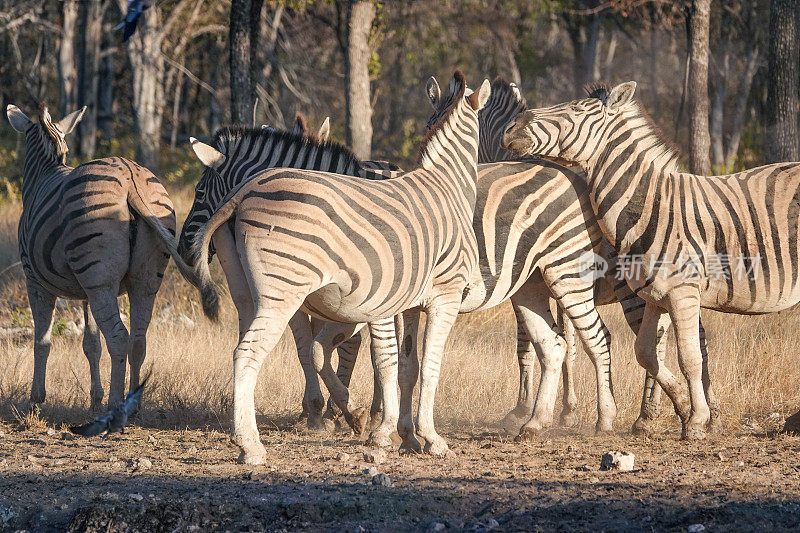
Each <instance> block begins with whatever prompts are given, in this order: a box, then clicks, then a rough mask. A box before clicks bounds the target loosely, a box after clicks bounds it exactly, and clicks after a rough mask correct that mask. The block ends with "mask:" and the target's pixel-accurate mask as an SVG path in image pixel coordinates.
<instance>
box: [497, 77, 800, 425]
mask: <svg viewBox="0 0 800 533" xmlns="http://www.w3.org/2000/svg"><path fill="white" fill-rule="evenodd" d="M635 87H636V84H635V83H634V82H628V83H624V84H621V85H618V86H616V87H614V88H613V89H612V88H610V87H607V86H595V87H593V88H591V90H590V92H589V96H588V97H587V98H583V99H580V100H575V101H572V102H568V103H565V104H560V105H556V106H552V107H548V108H543V109H533V110H530V111H526V112H525V113H523V114H521V115H520V116H519V117H517V119H516V122H515V123H512V124H511V125H510V126H509V128H508V130H507V132H506V134H505V136H504V138H503V144H504V146H506V147H508V148H511V149H512V150H514V151H517V152H519V153H525V154H536V155H540V156H543V157H548V158H558V159H561V160H567V161H571V162H574V163H578V164H580V166H581V167H582V168H583V169H584V171H585V173H586V174H585V178H584V179H585V180H586V183H587V185H588V189H589V197H590V199H591V203H592V207H593V209H595V210H596V212H597V214H598V218H599V221H600V227H601V228H602V230H603V233H604V234H605V235H606V237H607V238H608V239H609V241H610V242H611V243H613V245H614V247H615V248H616V249H617V250H618V251H619V253H620V257H621V258H622V259H623V260H625V261H626V262H628V263H629V265H628V266H627V267H626V268H625V269H624V274H625V279H626V281H627V283H628V285H630V287H631V288H632V289H633V290H634V291H636V293H637V294H639V295H640V296H641V297H642V298H644V300H645V301H646V302H647V304H646V307H645V311H644V317H643V319H642V325H641V327H640V330H639V334H638V335H637V338H636V344H635V346H636V355H637V359H638V360H639V362H640V363H641V364H642V366H644V367H645V368H646V369H647V370H648V372H650V373H651V374H653V375H654V376H655V379H656V380H657V381H658V383H659V384H660V385H661V386H662V387H663V388H664V391H665V392H666V393H667V395H668V396H669V397H670V399H671V400H672V401H673V403H674V405H675V408H676V410H677V411H678V413H679V415H680V417H681V421H682V423H683V438H687V439H697V438H703V437H704V436H705V435H706V430H705V425H706V423H707V422H708V419H709V406H708V404H707V401H706V397H705V395H704V393H703V386H704V384H705V383H707V382H708V373H707V370H706V369H705V368H703V365H702V364H701V361H702V357H701V347H700V342H699V337H700V336H699V331H698V326H699V315H700V308H701V307H705V308H709V309H717V310H720V311H724V312H732V313H742V314H758V313H768V312H774V311H780V310H782V309H787V308H788V307H791V306H792V305H794V304H795V303H797V302H798V301H800V272H798V255H800V250H798V240H797V228H798V225H799V224H800V163H779V164H774V165H767V166H763V167H759V168H755V169H752V170H747V171H744V172H739V173H736V174H729V175H721V176H696V175H693V174H689V173H685V172H680V171H678V170H677V168H676V167H675V165H674V160H675V157H674V153H673V151H672V149H671V148H670V146H669V145H668V144H666V143H665V142H663V141H662V139H661V138H660V137H659V136H658V134H657V132H656V130H655V129H654V127H653V126H652V123H651V122H650V120H649V119H648V118H647V116H646V115H645V114H644V113H643V112H642V110H641V108H640V104H638V103H637V102H636V101H635V100H634V99H633V94H634V91H635ZM666 319H671V320H672V323H673V324H675V329H676V339H677V344H678V357H679V360H680V363H681V369H682V371H683V373H684V376H685V378H686V380H687V381H688V383H689V400H688V401H687V398H686V397H685V394H683V393H682V391H681V389H680V388H679V386H678V381H677V379H676V378H675V377H674V376H673V375H672V373H670V372H669V370H668V369H666V368H665V367H664V365H662V364H660V362H659V361H658V360H657V359H656V358H655V357H652V349H651V348H652V346H653V345H654V344H655V343H656V342H658V340H659V338H660V337H662V336H663V334H664V328H665V325H666Z"/></svg>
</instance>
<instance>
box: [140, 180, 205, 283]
mask: <svg viewBox="0 0 800 533" xmlns="http://www.w3.org/2000/svg"><path fill="white" fill-rule="evenodd" d="M137 181H138V180H137V179H136V178H135V177H133V178H132V179H131V182H132V183H133V190H132V191H131V190H129V191H128V205H130V206H131V208H132V209H133V210H134V211H136V212H137V213H138V214H139V215H140V216H141V217H142V218H143V219H144V220H145V222H146V223H147V225H148V226H150V227H151V228H152V229H153V231H155V232H156V234H157V235H158V236H159V237H160V238H161V241H162V243H163V244H164V247H165V248H166V249H167V252H169V255H171V256H172V259H173V260H174V261H175V265H176V266H177V267H178V270H179V271H180V273H181V275H182V276H183V277H184V278H185V279H186V281H188V282H189V283H191V284H192V285H194V286H195V287H199V285H198V281H197V278H196V277H195V273H194V270H193V269H192V267H190V266H189V265H187V264H186V262H185V261H184V260H183V258H182V257H181V255H180V254H179V253H178V248H177V245H176V244H175V236H174V235H172V233H170V231H169V230H168V229H167V227H166V226H165V225H164V224H163V223H162V222H161V220H160V219H159V218H158V217H157V216H156V214H155V213H153V210H152V209H151V208H150V202H149V201H148V200H147V199H146V197H145V195H146V191H143V190H142V189H141V188H140V187H139V184H138V183H137ZM143 192H144V194H143Z"/></svg>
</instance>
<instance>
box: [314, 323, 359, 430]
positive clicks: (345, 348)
mask: <svg viewBox="0 0 800 533" xmlns="http://www.w3.org/2000/svg"><path fill="white" fill-rule="evenodd" d="M362 340H363V338H362V336H361V333H360V332H356V334H355V335H353V336H352V337H350V338H349V339H347V340H346V341H344V342H343V343H342V344H340V345H339V348H338V349H337V350H336V351H337V352H338V353H339V364H338V365H336V376H337V377H338V378H339V381H341V382H342V385H344V386H345V387H347V388H348V389H349V388H350V379H351V378H352V377H353V369H354V368H355V366H356V359H357V358H358V352H359V350H361V344H362ZM341 416H342V411H341V409H339V408H338V407H337V406H336V402H334V401H333V397H328V404H327V406H326V407H325V412H324V413H323V415H322V418H323V419H324V420H332V421H334V422H338V423H340V419H341Z"/></svg>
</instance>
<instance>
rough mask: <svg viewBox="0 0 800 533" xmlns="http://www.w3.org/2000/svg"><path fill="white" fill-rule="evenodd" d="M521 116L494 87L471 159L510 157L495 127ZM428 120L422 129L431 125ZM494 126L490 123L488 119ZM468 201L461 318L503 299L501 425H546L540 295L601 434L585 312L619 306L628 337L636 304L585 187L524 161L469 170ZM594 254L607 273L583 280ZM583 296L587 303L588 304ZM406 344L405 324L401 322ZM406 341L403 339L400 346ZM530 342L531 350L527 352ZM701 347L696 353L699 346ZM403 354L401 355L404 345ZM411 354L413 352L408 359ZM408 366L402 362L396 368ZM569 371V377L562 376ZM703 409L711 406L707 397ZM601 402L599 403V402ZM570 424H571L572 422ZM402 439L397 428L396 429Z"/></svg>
mask: <svg viewBox="0 0 800 533" xmlns="http://www.w3.org/2000/svg"><path fill="white" fill-rule="evenodd" d="M428 96H429V98H430V99H431V103H432V104H433V106H434V108H435V109H436V108H437V105H438V103H439V99H440V91H439V89H438V84H436V82H435V80H434V79H433V78H432V79H431V83H430V84H429V87H428ZM520 108H524V101H522V97H521V94H520V93H519V91H518V90H517V89H516V88H515V87H513V86H511V85H509V84H508V83H506V82H504V81H503V80H495V82H494V83H493V84H492V95H491V96H490V98H489V101H488V102H487V103H486V106H484V108H483V109H482V110H481V111H480V113H479V121H480V125H481V137H480V139H481V140H480V146H479V153H484V154H494V156H495V157H498V156H501V155H506V156H510V154H508V153H505V154H503V152H500V151H499V150H497V149H496V147H497V146H499V144H500V140H501V137H502V134H503V131H504V129H505V124H504V123H503V122H502V120H503V119H500V120H496V116H501V117H509V116H514V115H515V112H518V111H519V110H520ZM437 117H438V113H437V112H434V115H433V116H432V117H431V119H430V120H429V122H428V124H429V126H430V125H434V124H435V123H436V120H437ZM493 119H495V120H493ZM477 187H478V201H477V203H476V209H475V219H474V222H473V226H474V229H475V235H476V237H477V241H478V247H479V252H480V256H479V259H480V266H481V273H482V284H480V285H478V286H476V288H474V289H473V290H472V291H471V292H470V293H469V294H468V295H466V296H465V300H464V302H463V303H462V307H461V311H462V312H469V311H475V310H480V309H487V308H489V307H492V306H493V305H496V304H498V303H500V302H502V301H504V300H505V299H508V298H510V299H511V302H512V304H513V307H514V311H515V314H516V316H517V320H518V324H517V331H518V333H517V336H518V347H517V352H518V358H519V363H520V393H519V395H518V403H517V406H516V407H515V409H514V410H512V411H511V413H509V415H508V416H507V417H506V419H505V420H506V421H507V422H508V423H509V425H512V424H517V425H516V428H519V424H520V423H521V422H522V421H527V423H526V424H525V425H524V426H523V428H522V430H521V432H520V437H521V438H527V437H530V436H533V435H535V434H537V432H538V431H539V430H540V429H542V428H544V427H546V426H547V425H549V424H550V423H551V420H552V412H553V406H554V402H555V395H556V390H557V376H558V370H559V366H560V365H561V361H564V360H565V359H564V340H563V339H561V338H559V337H558V336H557V335H556V334H555V333H554V330H555V329H556V328H555V327H554V326H555V324H554V321H553V319H552V316H551V315H550V311H549V297H550V296H551V295H552V296H553V297H555V299H556V301H557V302H558V304H559V306H560V307H561V308H563V309H566V310H567V311H566V313H565V314H566V315H567V316H568V317H571V318H570V319H569V320H567V321H566V322H568V323H572V322H573V320H574V322H575V324H576V326H577V328H578V329H577V331H578V333H579V337H580V338H581V340H582V341H583V344H584V346H586V348H587V352H588V353H589V355H590V357H592V359H593V361H594V362H595V366H596V369H597V383H598V412H599V417H598V425H597V430H598V431H607V430H610V429H611V422H612V421H613V413H614V412H613V410H609V407H611V408H613V406H614V404H613V396H611V392H610V375H609V374H610V367H609V363H608V361H609V357H608V335H607V332H606V331H605V329H604V327H603V326H602V321H600V319H599V315H597V314H596V310H595V309H594V306H595V305H600V304H605V303H611V302H616V301H619V302H620V303H621V304H622V308H623V311H624V313H625V317H626V319H627V321H628V323H629V324H630V326H631V328H632V329H633V330H634V332H635V331H638V326H639V324H640V322H641V319H642V311H643V309H644V301H643V300H641V299H640V298H638V297H637V296H636V295H635V294H633V292H632V291H631V290H630V289H629V288H628V287H627V285H626V284H625V282H624V281H620V280H617V279H616V274H617V256H616V252H615V251H614V249H613V248H612V247H611V246H610V244H609V243H608V242H607V241H606V240H605V239H603V238H602V236H601V234H600V229H599V227H598V226H597V224H596V220H595V216H594V213H593V212H592V211H591V206H590V205H589V202H588V198H587V197H586V189H585V186H583V185H582V182H581V181H580V178H578V176H576V175H574V174H573V173H572V172H571V171H570V170H568V169H566V168H563V167H560V166H558V165H552V164H549V163H546V162H543V161H542V160H527V161H517V162H503V163H494V164H480V165H478V186H477ZM592 251H593V252H594V254H596V256H597V257H598V258H599V259H601V260H602V261H603V262H604V263H605V264H606V265H607V266H608V269H607V271H606V272H605V275H604V276H603V277H600V278H599V279H597V280H596V282H595V279H594V277H593V276H591V275H589V276H586V274H587V272H585V268H586V264H585V263H586V259H585V258H586V253H587V252H589V253H590V256H591V252H592ZM592 298H593V299H594V301H592ZM406 322H407V324H408V326H407V327H408V331H407V336H406V338H407V339H408V336H409V335H410V336H411V338H412V339H413V331H414V330H413V328H414V320H407V321H406ZM407 342H408V341H407ZM532 344H533V346H532ZM533 347H535V349H536V353H537V356H538V357H539V359H540V363H541V366H542V375H541V380H540V387H539V390H538V391H537V393H536V401H535V403H534V402H533V392H532V388H533V379H532V376H533V373H532V366H533V357H532V354H531V352H532V348H533ZM703 347H704V348H705V345H704V346H703ZM654 349H657V351H658V355H657V357H658V358H659V360H663V358H664V344H663V342H662V343H660V344H659V345H658V346H657V347H654ZM402 353H403V354H406V353H408V352H407V350H406V349H405V347H404V350H402ZM411 353H413V351H411ZM407 359H408V358H402V359H401V361H403V362H405V361H406V360H407ZM414 363H415V361H414V360H413V358H410V360H408V364H409V367H408V369H409V371H408V374H407V375H405V373H401V378H400V379H401V390H402V391H404V392H403V394H401V425H405V424H408V423H409V420H410V409H411V401H410V398H411V390H413V387H414V382H415V380H416V373H417V369H416V367H415V366H414ZM570 370H571V369H570ZM564 377H565V387H564V389H565V390H564V393H565V410H564V412H563V413H562V420H563V419H564V418H567V420H566V421H567V422H570V420H569V417H570V415H572V416H574V413H573V410H574V404H575V401H576V400H575V397H574V390H572V389H573V387H574V386H573V385H572V383H571V379H570V376H568V375H565V376H564ZM651 382H652V380H650V382H647V384H646V388H645V395H644V397H643V402H642V414H641V415H640V417H639V419H638V420H637V422H636V424H635V425H634V431H638V432H646V431H647V430H648V429H649V425H650V422H651V421H652V420H653V418H655V416H656V415H657V412H658V401H659V395H658V393H659V392H660V389H657V388H653V387H652V386H651ZM708 395H709V401H710V402H712V403H714V404H715V400H714V399H713V392H712V391H711V389H710V386H709V389H708ZM607 398H610V402H607V403H605V404H604V400H605V399H607ZM575 422H577V421H575ZM401 432H402V428H401Z"/></svg>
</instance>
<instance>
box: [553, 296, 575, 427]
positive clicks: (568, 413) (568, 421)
mask: <svg viewBox="0 0 800 533" xmlns="http://www.w3.org/2000/svg"><path fill="white" fill-rule="evenodd" d="M558 325H559V326H560V329H561V334H562V335H563V336H564V341H565V342H566V350H567V355H566V357H564V364H563V365H562V370H561V376H562V379H563V389H564V390H563V395H564V400H563V402H564V405H563V406H562V407H561V416H560V422H561V425H562V426H564V427H568V428H574V427H576V426H577V425H578V415H577V414H575V412H576V411H577V409H578V395H577V394H576V393H575V359H576V358H577V357H578V350H577V349H576V347H575V326H574V325H573V324H572V320H570V319H569V317H567V316H566V313H564V311H563V310H562V309H559V312H558Z"/></svg>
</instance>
